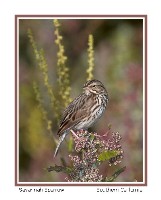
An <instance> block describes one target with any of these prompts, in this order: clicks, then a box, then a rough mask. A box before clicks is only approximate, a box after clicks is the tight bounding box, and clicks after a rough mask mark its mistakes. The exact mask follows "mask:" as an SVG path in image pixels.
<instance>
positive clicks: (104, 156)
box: [98, 150, 120, 161]
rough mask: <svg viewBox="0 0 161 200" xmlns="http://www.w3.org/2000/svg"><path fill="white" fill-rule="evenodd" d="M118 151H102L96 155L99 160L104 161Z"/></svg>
mask: <svg viewBox="0 0 161 200" xmlns="http://www.w3.org/2000/svg"><path fill="white" fill-rule="evenodd" d="M119 153H120V152H119V151H116V150H112V151H110V150H109V151H103V152H102V153H101V154H100V155H99V156H98V160H99V161H105V160H110V159H111V158H113V157H116V156H117V155H119Z"/></svg>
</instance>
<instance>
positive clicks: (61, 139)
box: [54, 132, 67, 157]
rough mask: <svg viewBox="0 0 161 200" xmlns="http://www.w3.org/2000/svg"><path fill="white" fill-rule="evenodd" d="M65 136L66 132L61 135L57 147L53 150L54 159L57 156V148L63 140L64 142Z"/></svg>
mask: <svg viewBox="0 0 161 200" xmlns="http://www.w3.org/2000/svg"><path fill="white" fill-rule="evenodd" d="M66 135H67V132H64V133H63V135H62V136H61V137H60V139H59V142H58V144H57V147H56V149H55V153H54V157H56V156H57V154H58V150H59V147H60V145H61V143H62V142H63V140H64V138H65V136H66Z"/></svg>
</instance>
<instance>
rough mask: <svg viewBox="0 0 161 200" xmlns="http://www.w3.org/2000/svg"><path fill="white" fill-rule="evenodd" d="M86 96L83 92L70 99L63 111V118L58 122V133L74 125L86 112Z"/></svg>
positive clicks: (60, 133)
mask: <svg viewBox="0 0 161 200" xmlns="http://www.w3.org/2000/svg"><path fill="white" fill-rule="evenodd" d="M86 100H87V96H86V95H85V94H84V93H83V94H81V95H80V96H78V97H77V98H76V99H74V101H72V102H71V103H70V104H69V106H68V107H67V108H66V109H65V111H64V113H63V118H62V120H61V122H60V127H59V130H58V135H59V136H61V135H62V134H63V132H64V131H65V130H67V129H69V128H72V127H73V126H74V125H76V124H77V123H78V122H79V121H80V120H81V119H82V118H84V116H85V115H86V114H87V112H88V110H89V109H88V108H87V104H86Z"/></svg>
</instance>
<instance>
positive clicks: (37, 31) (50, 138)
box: [19, 19, 143, 182]
mask: <svg viewBox="0 0 161 200" xmlns="http://www.w3.org/2000/svg"><path fill="white" fill-rule="evenodd" d="M60 23H61V34H62V35H63V44H64V47H65V54H66V55H67V57H68V60H67V66H68V68H69V74H70V76H69V79H70V85H71V97H72V99H73V98H75V97H76V96H77V95H79V94H80V93H81V92H82V86H83V84H84V83H85V82H86V79H87V74H86V70H87V66H88V53H87V48H88V36H89V34H93V36H94V52H95V68H94V77H95V78H96V79H98V80H100V81H102V82H103V83H104V85H105V86H106V88H107V90H108V93H109V98H110V101H109V104H108V108H107V109H106V112H105V114H104V115H103V117H102V118H101V119H100V120H99V121H98V122H97V124H95V125H94V126H93V127H92V129H91V130H93V131H95V132H97V133H99V134H104V133H105V132H106V131H107V129H108V125H109V124H111V126H112V130H113V131H114V132H117V131H118V132H119V133H120V134H121V135H122V147H123V149H124V158H123V160H122V163H121V166H126V171H125V172H124V173H122V174H121V175H120V176H119V177H118V178H117V181H121V182H133V181H138V182H142V181H143V20H142V19H61V20H60ZM28 28H30V29H31V30H32V32H33V35H34V38H35V40H36V42H37V44H38V46H39V47H40V48H41V47H42V48H43V50H44V52H45V53H44V54H45V57H46V60H47V64H48V75H49V81H50V83H51V85H52V86H53V88H54V91H57V75H56V68H57V67H56V65H57V46H56V45H55V43H54V41H55V36H54V26H53V22H52V19H51V20H50V19H20V20H19V181H21V182H24V181H25V182H56V181H59V182H60V181H62V182H63V181H65V175H64V174H58V173H48V172H47V171H45V170H44V168H46V167H48V166H49V165H53V164H54V163H57V164H58V163H59V162H60V156H62V155H63V157H64V158H65V159H66V161H67V162H68V154H69V153H68V151H67V149H68V147H67V144H68V142H64V143H63V144H62V146H61V150H60V152H59V154H58V156H57V158H56V159H53V153H54V150H55V142H54V138H55V139H58V137H57V135H56V133H57V130H58V126H57V122H56V119H55V118H54V115H53V110H52V109H51V107H50V106H49V105H50V102H49V99H48V98H47V96H46V90H45V88H44V87H43V80H42V76H41V74H40V73H39V69H38V67H37V63H36V61H35V56H34V53H33V49H32V46H31V43H30V42H29V38H28V36H27V30H28ZM34 81H37V82H38V85H39V89H40V94H41V96H42V98H43V100H44V108H45V109H46V111H47V112H48V117H49V119H50V120H51V121H52V132H53V134H52V133H51V132H49V131H48V130H47V128H46V124H45V123H44V120H43V118H42V113H41V111H40V108H39V107H38V102H37V101H36V97H35V93H34V89H33V82H34ZM69 140H70V136H68V137H67V139H66V141H69ZM68 146H69V145H68ZM116 168H117V166H114V167H109V168H108V169H107V168H105V167H102V169H101V171H102V173H103V174H106V175H108V174H109V176H110V175H111V174H112V172H113V171H115V169H116Z"/></svg>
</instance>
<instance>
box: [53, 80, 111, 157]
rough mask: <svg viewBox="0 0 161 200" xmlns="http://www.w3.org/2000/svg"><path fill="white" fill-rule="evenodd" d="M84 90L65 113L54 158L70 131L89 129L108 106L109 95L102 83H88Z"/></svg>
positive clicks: (95, 81)
mask: <svg viewBox="0 0 161 200" xmlns="http://www.w3.org/2000/svg"><path fill="white" fill-rule="evenodd" d="M83 89H84V92H83V93H82V94H81V95H79V96H78V97H77V98H75V99H74V100H73V101H72V102H71V103H70V104H69V106H68V107H67V108H66V109H65V111H64V113H63V118H62V120H61V122H60V127H59V130H58V133H57V134H58V135H59V137H60V140H59V143H58V145H57V148H56V150H55V154H54V156H56V155H57V152H58V149H59V146H60V144H61V143H62V142H63V140H64V138H65V136H66V135H67V134H68V133H69V131H70V130H80V129H88V128H89V127H90V126H92V124H93V123H95V121H96V120H97V119H99V118H100V117H101V116H102V114H103V112H104V110H105V108H106V106H107V103H108V94H107V91H106V89H105V87H104V86H103V84H102V83H101V82H100V81H98V80H90V81H87V82H86V83H85V85H84V87H83Z"/></svg>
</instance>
